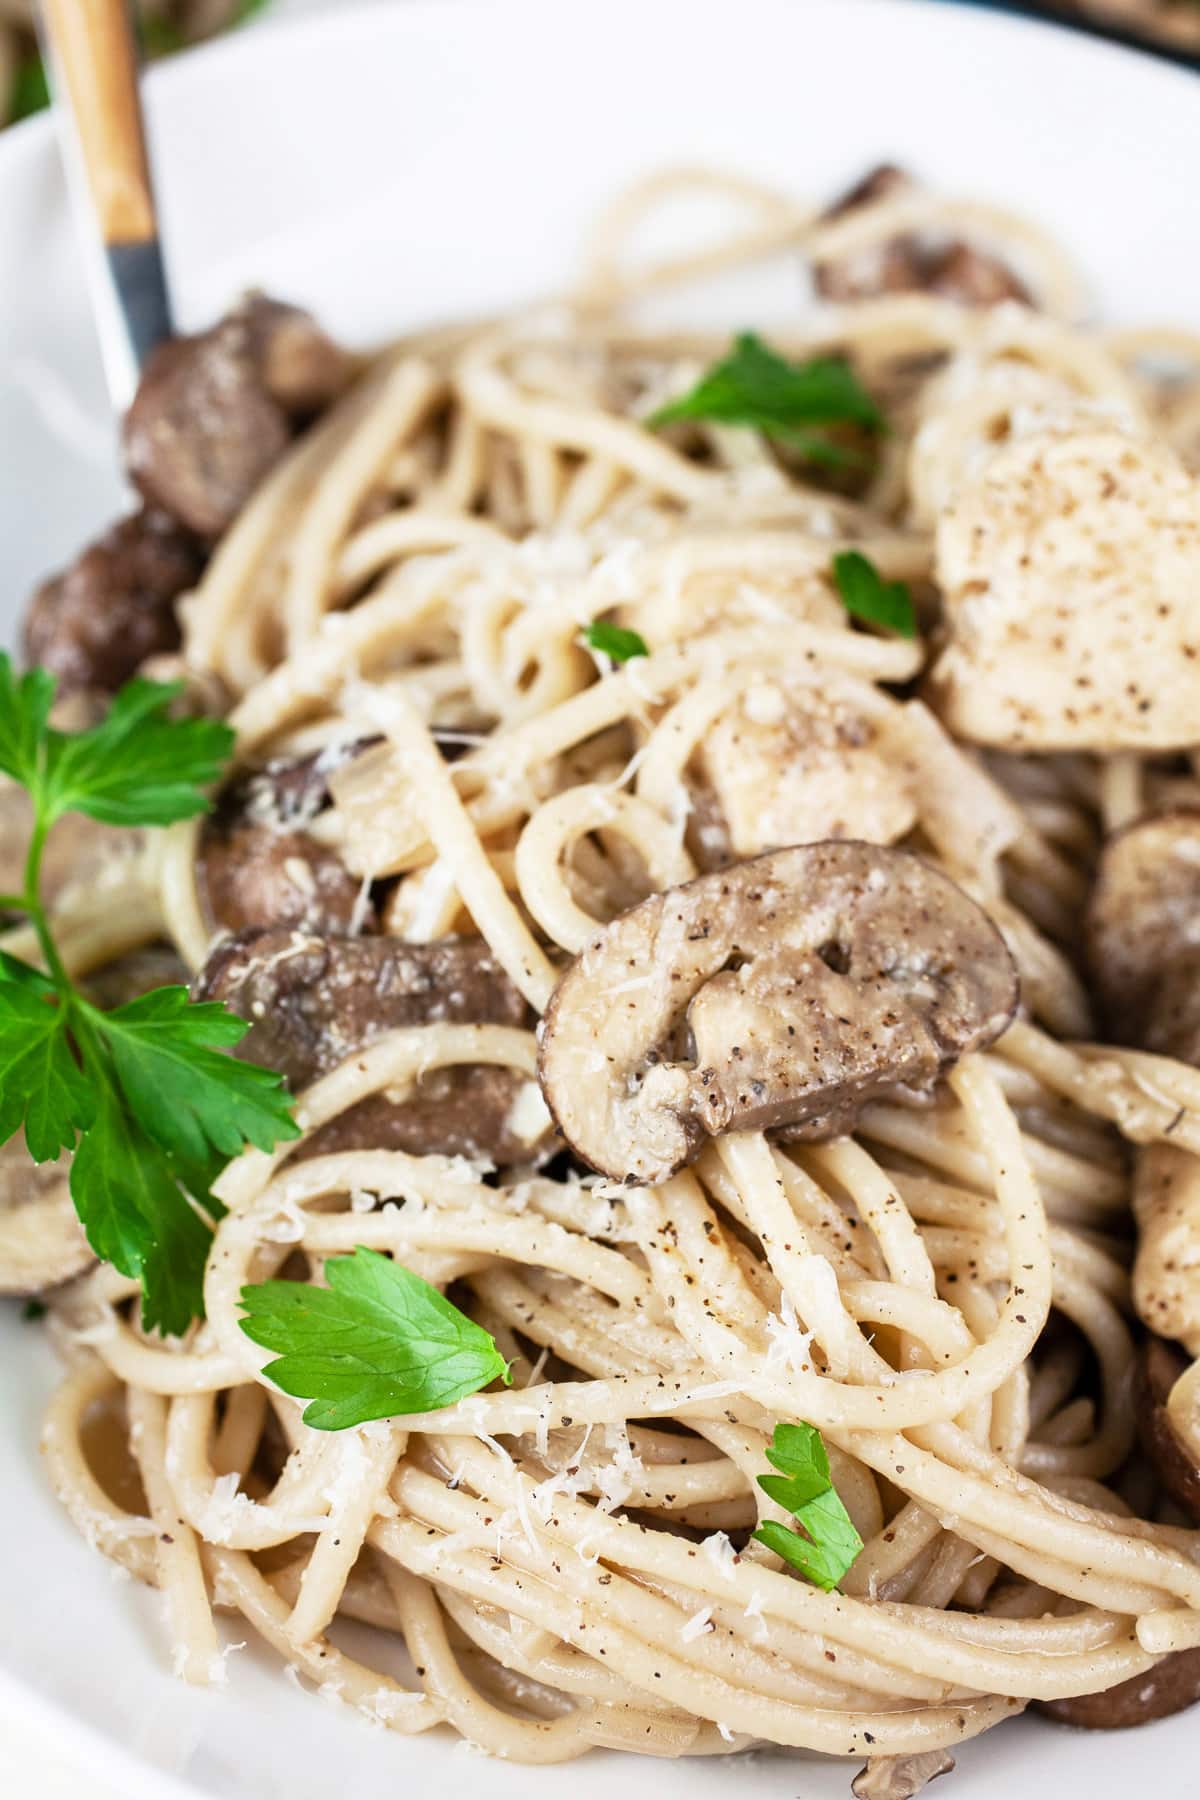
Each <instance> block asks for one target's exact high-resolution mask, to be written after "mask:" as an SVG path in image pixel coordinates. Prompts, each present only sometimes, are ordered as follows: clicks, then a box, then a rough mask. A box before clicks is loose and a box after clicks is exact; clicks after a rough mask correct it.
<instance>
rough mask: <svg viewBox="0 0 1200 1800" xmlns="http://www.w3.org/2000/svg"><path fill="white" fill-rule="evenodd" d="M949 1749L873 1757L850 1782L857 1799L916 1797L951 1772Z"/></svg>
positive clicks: (910, 1799) (895, 1799)
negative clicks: (911, 1754) (932, 1782)
mask: <svg viewBox="0 0 1200 1800" xmlns="http://www.w3.org/2000/svg"><path fill="white" fill-rule="evenodd" d="M953 1768H954V1758H953V1757H952V1756H951V1754H950V1752H949V1751H948V1750H921V1751H919V1752H917V1754H916V1755H914V1756H872V1757H870V1758H869V1759H868V1762H867V1766H866V1768H865V1769H860V1770H859V1772H858V1774H857V1775H856V1776H855V1777H854V1780H853V1781H852V1782H851V1783H850V1791H851V1793H852V1794H853V1795H854V1800H914V1796H915V1795H917V1794H919V1793H920V1792H921V1791H922V1789H923V1788H926V1787H928V1785H929V1783H930V1782H931V1781H936V1780H937V1778H938V1776H939V1775H949V1774H950V1772H951V1770H952V1769H953Z"/></svg>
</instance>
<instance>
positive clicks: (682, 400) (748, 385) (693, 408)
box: [646, 331, 886, 464]
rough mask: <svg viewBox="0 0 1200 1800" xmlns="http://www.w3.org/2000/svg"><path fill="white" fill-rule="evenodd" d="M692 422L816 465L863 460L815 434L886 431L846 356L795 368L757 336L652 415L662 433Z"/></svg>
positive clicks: (747, 335) (739, 341)
mask: <svg viewBox="0 0 1200 1800" xmlns="http://www.w3.org/2000/svg"><path fill="white" fill-rule="evenodd" d="M688 419H694V420H697V421H704V422H708V423H711V424H715V425H748V426H752V427H754V428H755V429H757V430H758V431H761V432H762V433H763V434H764V435H765V436H766V437H769V438H774V439H775V440H776V441H778V442H779V443H781V444H785V445H787V446H788V447H789V448H791V449H793V450H797V451H799V452H800V453H801V454H802V455H804V456H806V457H808V458H810V459H811V460H812V461H815V462H827V463H831V464H840V463H848V462H857V461H861V460H862V458H861V457H860V456H859V455H857V454H856V452H854V451H853V450H851V449H848V448H847V447H846V446H845V445H842V444H837V443H834V442H832V441H831V440H830V439H829V438H828V437H825V436H823V435H821V434H820V432H819V431H814V429H813V427H820V426H828V425H857V426H860V427H862V428H863V429H865V430H867V431H874V432H878V431H883V430H884V429H885V428H886V427H885V421H884V417H883V414H882V413H881V412H880V410H879V407H878V406H877V405H876V403H875V401H874V400H873V399H872V398H871V396H870V394H869V393H868V392H867V390H866V389H865V388H864V387H863V385H862V383H861V382H860V380H859V379H858V376H857V375H856V374H855V372H854V370H853V369H852V368H851V366H850V364H849V363H848V362H847V361H846V359H845V357H843V356H817V357H813V358H811V359H810V360H809V361H808V362H801V363H791V362H788V361H787V359H786V358H785V357H782V356H780V355H778V354H777V353H776V352H775V351H774V350H772V349H771V348H770V346H769V345H768V344H765V343H764V342H763V340H762V339H761V338H760V337H757V336H756V335H755V334H754V333H753V332H751V331H744V332H742V333H741V335H740V336H739V337H737V338H736V339H735V340H734V345H733V349H732V350H731V351H730V353H729V355H728V356H725V357H723V358H722V359H721V361H720V362H717V363H714V364H713V366H712V368H711V369H709V370H708V371H707V372H706V373H705V374H704V375H702V376H701V377H700V380H699V381H698V382H697V383H696V385H695V387H693V388H692V389H691V390H690V391H689V392H688V393H686V394H682V395H681V396H680V397H679V399H677V400H672V401H670V402H669V403H668V404H667V405H666V406H660V407H659V409H658V411H657V412H654V413H651V415H650V417H649V418H648V419H647V420H646V423H647V425H649V426H650V427H651V428H652V429H657V428H658V427H659V426H662V425H674V424H678V423H680V422H681V421H684V420H688Z"/></svg>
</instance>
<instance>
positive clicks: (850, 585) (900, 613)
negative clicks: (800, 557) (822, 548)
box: [833, 550, 917, 638]
mask: <svg viewBox="0 0 1200 1800" xmlns="http://www.w3.org/2000/svg"><path fill="white" fill-rule="evenodd" d="M833 581H834V586H835V587H836V588H837V591H838V593H839V594H840V596H841V600H842V605H843V606H844V607H845V609H846V611H847V612H848V613H849V614H850V615H851V617H852V618H855V619H864V620H866V621H867V623H868V624H871V625H883V626H885V627H886V628H887V629H888V630H889V631H894V632H896V633H897V634H898V635H899V636H900V637H906V638H912V637H916V635H917V615H916V612H915V611H914V609H913V603H912V595H911V594H910V593H909V591H908V584H907V582H903V581H885V580H884V579H883V576H882V575H881V574H880V573H879V570H878V569H877V568H876V567H875V564H874V563H873V562H872V561H871V559H870V557H869V556H864V555H863V553H862V551H861V550H842V551H840V552H839V553H838V555H837V556H835V557H834V559H833Z"/></svg>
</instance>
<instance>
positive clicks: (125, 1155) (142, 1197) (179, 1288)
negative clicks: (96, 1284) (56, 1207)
mask: <svg viewBox="0 0 1200 1800" xmlns="http://www.w3.org/2000/svg"><path fill="white" fill-rule="evenodd" d="M70 1185H71V1198H72V1200H73V1201H74V1202H75V1210H76V1212H77V1213H78V1214H79V1218H80V1222H81V1224H82V1225H83V1228H84V1230H85V1231H86V1233H87V1240H88V1243H89V1244H90V1245H91V1246H92V1249H93V1250H94V1251H95V1252H96V1255H97V1256H99V1257H101V1258H103V1260H104V1261H105V1262H110V1263H112V1265H113V1267H114V1268H116V1269H119V1270H120V1271H121V1274H122V1275H128V1276H130V1277H131V1278H132V1279H133V1280H135V1281H140V1282H141V1284H142V1323H143V1324H144V1325H145V1327H146V1329H147V1330H149V1331H153V1330H159V1331H168V1332H172V1333H174V1334H175V1335H176V1336H179V1335H181V1334H182V1333H183V1332H184V1331H186V1330H187V1328H188V1326H189V1325H190V1324H191V1322H192V1320H193V1319H194V1318H198V1317H201V1316H202V1315H203V1312H204V1265H205V1263H206V1261H207V1260H208V1250H209V1245H210V1243H211V1241H212V1224H211V1222H209V1221H206V1220H205V1219H204V1218H202V1217H201V1215H200V1213H199V1212H198V1211H197V1210H196V1208H195V1207H194V1206H193V1204H192V1202H191V1201H190V1200H189V1199H188V1197H187V1195H186V1194H185V1193H184V1191H183V1189H182V1187H181V1186H180V1179H179V1174H178V1173H177V1171H176V1170H175V1169H174V1168H172V1166H171V1163H170V1161H169V1160H168V1158H167V1157H165V1156H163V1154H162V1152H161V1151H160V1150H159V1148H158V1146H157V1145H156V1144H154V1143H153V1142H152V1141H151V1140H150V1138H149V1137H147V1135H146V1134H145V1132H144V1131H143V1130H142V1128H141V1126H140V1125H139V1123H138V1122H137V1120H136V1119H135V1118H134V1117H132V1116H131V1115H130V1114H129V1113H128V1112H127V1111H126V1110H125V1109H124V1108H123V1107H122V1106H121V1104H120V1098H119V1096H118V1095H117V1094H116V1093H115V1092H106V1093H105V1094H104V1096H103V1099H102V1100H101V1102H100V1106H99V1110H98V1112H97V1115H96V1118H95V1121H94V1123H93V1124H92V1126H91V1127H90V1129H89V1130H87V1131H85V1132H84V1134H83V1136H82V1138H81V1139H80V1141H79V1148H78V1149H77V1150H76V1152H75V1157H74V1160H73V1162H72V1164H71V1178H70Z"/></svg>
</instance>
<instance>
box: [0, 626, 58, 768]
mask: <svg viewBox="0 0 1200 1800" xmlns="http://www.w3.org/2000/svg"><path fill="white" fill-rule="evenodd" d="M53 704H54V677H53V675H51V673H50V671H49V669H30V670H28V672H27V673H26V674H24V675H22V676H21V678H20V680H18V679H17V678H16V676H15V675H14V673H13V666H12V662H11V660H10V659H9V657H8V656H6V655H5V654H4V653H3V652H2V651H0V769H3V771H4V773H5V774H6V775H11V776H12V777H13V780H14V781H19V782H20V783H21V785H22V786H23V787H27V788H29V789H30V791H31V792H32V791H33V789H34V788H35V787H36V786H37V785H38V784H39V783H40V781H41V778H42V774H43V771H44V762H45V753H46V740H47V738H48V737H49V736H50V728H49V725H48V723H47V721H48V720H49V717H50V708H51V706H53Z"/></svg>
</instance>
